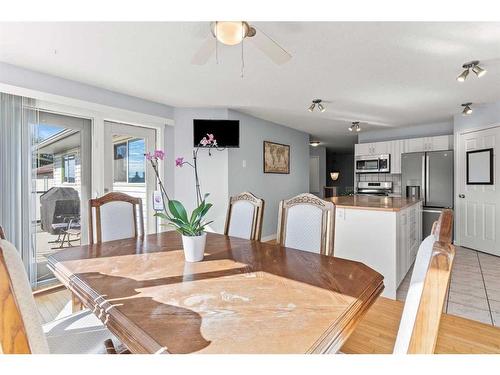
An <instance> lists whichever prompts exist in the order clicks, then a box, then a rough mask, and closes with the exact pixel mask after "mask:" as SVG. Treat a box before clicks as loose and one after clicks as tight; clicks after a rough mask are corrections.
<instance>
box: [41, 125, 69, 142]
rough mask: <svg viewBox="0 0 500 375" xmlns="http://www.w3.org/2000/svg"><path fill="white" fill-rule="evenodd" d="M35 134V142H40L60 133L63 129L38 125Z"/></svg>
mask: <svg viewBox="0 0 500 375" xmlns="http://www.w3.org/2000/svg"><path fill="white" fill-rule="evenodd" d="M35 129H36V130H35V131H36V132H37V133H38V134H37V141H38V142H42V141H44V140H46V139H48V138H50V137H52V136H53V135H55V134H57V133H60V132H62V131H64V130H66V129H65V128H61V127H59V126H53V125H47V124H38V126H37V127H36V128H35Z"/></svg>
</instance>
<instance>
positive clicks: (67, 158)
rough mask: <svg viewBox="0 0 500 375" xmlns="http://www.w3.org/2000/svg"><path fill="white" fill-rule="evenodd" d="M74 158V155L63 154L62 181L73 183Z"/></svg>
mask: <svg viewBox="0 0 500 375" xmlns="http://www.w3.org/2000/svg"><path fill="white" fill-rule="evenodd" d="M75 170H76V158H75V155H74V154H73V155H64V156H63V163H62V172H63V173H62V180H63V181H62V182H67V183H71V184H74V183H75Z"/></svg>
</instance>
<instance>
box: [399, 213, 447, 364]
mask: <svg viewBox="0 0 500 375" xmlns="http://www.w3.org/2000/svg"><path fill="white" fill-rule="evenodd" d="M452 228H453V211H452V210H449V209H447V210H443V212H442V213H441V214H440V216H439V219H438V221H437V222H436V223H435V224H434V225H433V229H432V233H431V234H430V235H429V236H427V237H426V238H425V239H424V241H422V243H421V244H420V247H419V249H418V252H417V258H416V259H415V264H414V266H413V273H412V275H411V281H410V287H409V288H408V294H407V296H406V300H405V304H404V307H403V314H402V316H401V321H400V324H399V330H398V334H397V336H396V343H395V345H394V351H393V352H394V354H432V353H434V350H435V346H436V342H437V337H438V331H439V323H440V320H441V314H442V313H443V308H444V303H445V300H446V294H447V290H448V284H449V281H450V276H451V269H452V266H453V259H454V257H455V247H454V246H453V245H452V244H451V241H452Z"/></svg>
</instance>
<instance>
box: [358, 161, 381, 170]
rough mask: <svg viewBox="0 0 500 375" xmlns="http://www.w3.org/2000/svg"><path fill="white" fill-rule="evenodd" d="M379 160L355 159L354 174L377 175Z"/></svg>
mask: <svg viewBox="0 0 500 375" xmlns="http://www.w3.org/2000/svg"><path fill="white" fill-rule="evenodd" d="M378 171H379V159H378V158H377V159H375V158H373V159H356V173H377V172H378Z"/></svg>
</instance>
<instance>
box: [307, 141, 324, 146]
mask: <svg viewBox="0 0 500 375" xmlns="http://www.w3.org/2000/svg"><path fill="white" fill-rule="evenodd" d="M320 144H321V142H320V141H310V142H309V146H312V147H318V146H319V145H320Z"/></svg>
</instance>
